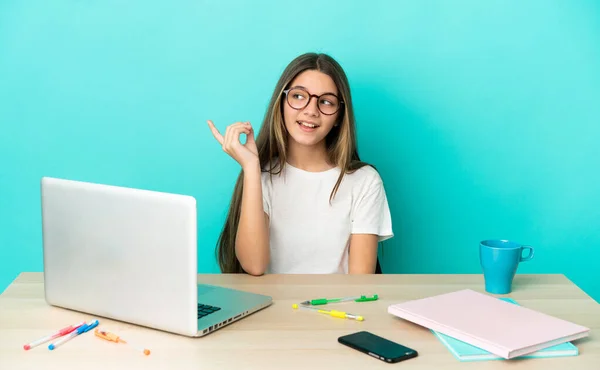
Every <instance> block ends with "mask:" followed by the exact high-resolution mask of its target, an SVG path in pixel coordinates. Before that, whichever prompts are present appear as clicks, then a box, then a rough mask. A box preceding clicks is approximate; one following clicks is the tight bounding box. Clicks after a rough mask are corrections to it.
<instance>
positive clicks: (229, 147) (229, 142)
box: [207, 120, 259, 169]
mask: <svg viewBox="0 0 600 370" xmlns="http://www.w3.org/2000/svg"><path fill="white" fill-rule="evenodd" d="M207 122H208V127H210V130H211V131H212V134H213V136H214V137H215V139H217V141H218V142H219V144H221V146H222V148H223V151H225V153H227V154H229V155H230V156H231V157H232V158H233V159H235V160H236V161H237V162H238V163H239V164H240V166H242V169H246V168H250V167H251V166H254V165H256V164H259V159H258V148H257V147H256V142H255V141H254V129H253V128H252V126H251V125H250V122H236V123H234V124H232V125H229V126H227V130H226V131H225V137H223V135H221V133H220V132H219V130H217V128H216V127H215V125H214V123H213V122H212V121H211V120H208V121H207ZM241 134H246V143H245V144H242V143H241V142H240V135H241Z"/></svg>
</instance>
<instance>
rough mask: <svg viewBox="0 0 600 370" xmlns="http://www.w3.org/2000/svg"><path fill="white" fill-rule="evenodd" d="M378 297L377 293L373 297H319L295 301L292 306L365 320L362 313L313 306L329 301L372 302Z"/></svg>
mask: <svg viewBox="0 0 600 370" xmlns="http://www.w3.org/2000/svg"><path fill="white" fill-rule="evenodd" d="M378 299H379V296H378V295H377V294H375V295H373V296H371V297H368V296H364V295H361V296H355V297H343V298H318V299H311V300H308V301H304V302H301V303H300V304H297V303H294V304H293V305H292V308H294V309H298V308H300V309H303V310H308V311H312V312H316V313H321V314H326V315H329V316H332V317H338V318H341V319H350V320H357V321H363V320H364V317H363V316H361V315H355V314H351V313H348V312H344V311H338V310H325V309H323V308H319V307H313V306H322V305H326V304H329V303H341V302H350V301H354V302H370V301H376V300H378Z"/></svg>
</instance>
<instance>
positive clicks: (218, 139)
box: [206, 120, 223, 145]
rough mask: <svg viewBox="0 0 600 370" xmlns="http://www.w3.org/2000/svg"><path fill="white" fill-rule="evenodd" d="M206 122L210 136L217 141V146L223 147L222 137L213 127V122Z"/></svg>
mask: <svg viewBox="0 0 600 370" xmlns="http://www.w3.org/2000/svg"><path fill="white" fill-rule="evenodd" d="M206 122H207V123H208V127H210V131H211V132H212V134H213V136H214V137H215V139H217V141H218V142H219V144H221V145H223V135H221V133H220V132H219V130H217V128H216V127H215V124H214V123H213V121H211V120H207V121H206Z"/></svg>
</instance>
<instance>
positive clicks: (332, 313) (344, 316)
mask: <svg viewBox="0 0 600 370" xmlns="http://www.w3.org/2000/svg"><path fill="white" fill-rule="evenodd" d="M292 308H294V309H298V308H301V309H303V310H309V311H313V312H318V313H323V314H326V315H329V316H332V317H339V318H340V319H350V320H356V321H364V320H365V318H364V317H362V316H360V315H354V314H351V313H348V312H344V311H336V310H329V311H328V310H322V309H320V308H315V307H310V306H303V305H298V304H296V303H294V304H293V305H292Z"/></svg>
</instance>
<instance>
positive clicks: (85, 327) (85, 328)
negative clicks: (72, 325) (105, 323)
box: [48, 320, 98, 351]
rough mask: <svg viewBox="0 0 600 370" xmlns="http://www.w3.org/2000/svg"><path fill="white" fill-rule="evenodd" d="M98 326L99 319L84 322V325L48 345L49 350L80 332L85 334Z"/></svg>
mask: <svg viewBox="0 0 600 370" xmlns="http://www.w3.org/2000/svg"><path fill="white" fill-rule="evenodd" d="M96 326H98V320H93V321H90V323H89V324H83V325H82V326H80V327H79V328H77V330H74V331H73V332H71V333H70V334H68V335H66V336H64V337H62V338H60V339H59V340H57V341H56V342H54V343H52V344H50V345H49V346H48V349H49V350H51V351H52V350H53V349H55V348H56V347H58V346H60V345H61V344H63V343H65V342H67V341H69V340H71V339H72V338H75V337H76V336H78V335H79V334H83V333H85V332H87V331H90V330H92V329H93V328H95V327H96Z"/></svg>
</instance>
